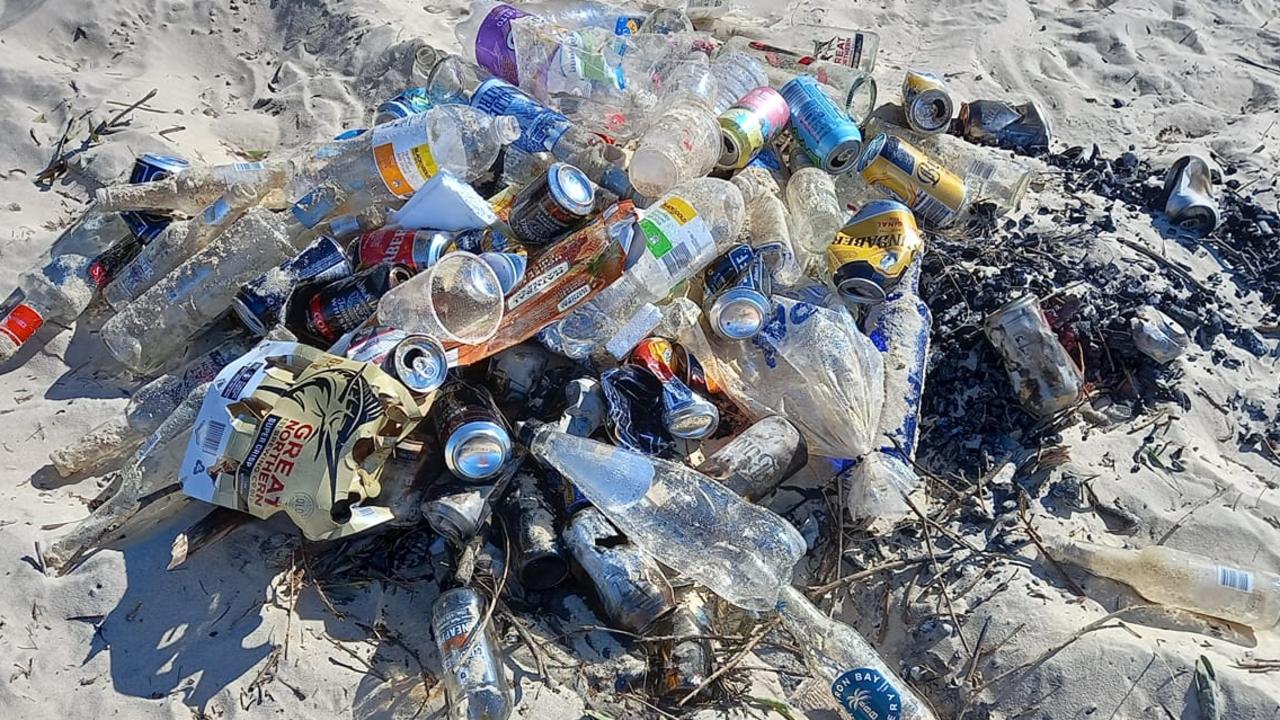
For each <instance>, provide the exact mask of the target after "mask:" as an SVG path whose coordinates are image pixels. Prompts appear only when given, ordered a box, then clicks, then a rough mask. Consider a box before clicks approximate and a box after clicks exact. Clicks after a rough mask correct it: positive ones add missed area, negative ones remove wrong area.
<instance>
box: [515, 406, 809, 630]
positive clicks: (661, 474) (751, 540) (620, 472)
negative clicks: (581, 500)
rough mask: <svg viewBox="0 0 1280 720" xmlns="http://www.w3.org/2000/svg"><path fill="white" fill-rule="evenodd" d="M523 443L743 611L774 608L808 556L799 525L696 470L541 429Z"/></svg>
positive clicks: (631, 533) (617, 520) (640, 542)
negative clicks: (796, 527)
mask: <svg viewBox="0 0 1280 720" xmlns="http://www.w3.org/2000/svg"><path fill="white" fill-rule="evenodd" d="M520 437H521V440H522V442H523V443H524V444H525V446H527V447H528V448H529V452H530V454H532V455H533V456H534V457H536V458H537V459H538V460H540V461H541V462H543V463H544V464H546V465H548V466H550V467H551V468H554V469H555V470H556V471H558V472H559V473H560V474H561V475H563V476H564V477H565V478H566V479H567V480H568V481H570V482H572V483H573V484H574V485H575V486H576V487H577V488H578V489H579V490H581V491H582V493H583V494H584V495H586V496H587V499H589V500H590V501H591V503H592V504H593V505H595V507H596V508H598V509H599V510H600V512H601V513H603V514H604V515H605V516H606V517H608V518H609V520H610V521H611V522H613V524H614V525H617V526H618V528H619V529H620V530H622V531H623V532H624V533H626V535H627V537H628V538H630V540H631V542H633V543H635V544H636V545H637V546H639V547H640V548H641V549H643V550H644V551H645V552H647V553H649V554H650V555H652V556H653V557H654V558H656V559H657V560H658V561H659V562H662V563H664V564H666V565H668V566H669V567H671V568H672V569H674V570H676V571H678V572H680V573H683V574H684V575H687V576H688V577H690V578H692V579H693V580H694V581H696V582H699V583H701V584H703V585H705V586H706V587H707V588H708V589H709V590H711V591H712V592H714V593H716V594H717V595H719V596H720V597H722V598H724V599H725V600H727V601H729V602H731V603H734V604H735V605H738V606H740V607H744V608H747V609H753V610H766V609H768V608H771V607H773V606H774V605H775V604H776V603H777V599H778V593H779V592H780V591H781V590H782V589H783V588H784V587H786V586H788V584H789V582H790V577H791V572H792V569H793V568H794V567H795V564H796V562H798V561H799V560H800V558H801V557H803V556H804V552H805V542H804V538H803V537H801V535H800V533H799V532H798V531H796V529H795V528H793V527H792V526H791V525H790V523H788V522H787V521H786V520H783V519H782V518H781V517H779V516H777V515H775V514H774V513H772V512H770V511H769V510H766V509H764V508H761V507H758V506H756V505H752V504H750V503H749V502H747V501H746V500H743V499H742V498H741V497H739V496H738V495H737V494H736V493H734V492H733V491H732V490H729V489H728V488H726V487H724V486H723V485H721V484H720V483H718V482H716V481H715V480H712V479H710V478H708V477H706V476H705V475H702V474H701V473H699V472H697V471H696V470H693V469H691V468H689V467H688V466H686V465H683V464H680V463H675V462H669V461H666V460H660V459H657V458H652V457H648V456H645V455H642V454H640V453H635V452H631V451H629V450H624V449H622V448H619V447H615V446H613V445H608V444H606V443H600V442H596V441H594V440H588V439H586V438H579V437H575V436H573V435H569V434H567V433H563V432H560V431H559V430H557V429H556V428H555V427H554V426H552V425H544V424H539V423H535V422H530V423H526V424H525V425H524V427H523V428H522V429H521V432H520Z"/></svg>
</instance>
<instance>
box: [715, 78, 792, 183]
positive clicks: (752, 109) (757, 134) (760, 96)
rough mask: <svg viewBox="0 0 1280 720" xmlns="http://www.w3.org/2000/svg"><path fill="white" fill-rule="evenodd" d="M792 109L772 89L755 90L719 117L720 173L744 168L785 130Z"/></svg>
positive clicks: (718, 164) (779, 94) (761, 88)
mask: <svg viewBox="0 0 1280 720" xmlns="http://www.w3.org/2000/svg"><path fill="white" fill-rule="evenodd" d="M790 118H791V108H790V107H788V106H787V101H786V100H785V99H783V97H782V94H781V93H779V92H778V91H777V90H774V89H773V88H771V87H767V86H766V87H758V88H756V89H754V90H752V91H751V92H749V93H747V94H746V95H744V96H742V97H741V98H740V99H739V100H738V102H736V103H734V105H733V106H732V107H730V108H729V109H728V110H725V111H724V112H723V113H721V114H720V138H721V152H720V160H719V161H718V162H717V163H716V167H717V168H720V169H721V170H728V169H737V168H743V167H746V166H747V163H749V162H751V161H752V160H753V159H755V157H756V156H757V155H759V154H760V152H761V151H762V150H763V149H764V146H765V145H767V144H768V143H770V142H772V141H773V139H774V138H775V137H777V136H778V133H780V132H782V130H783V129H784V128H786V126H787V123H788V122H789V120H790Z"/></svg>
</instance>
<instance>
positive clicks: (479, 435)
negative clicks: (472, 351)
mask: <svg viewBox="0 0 1280 720" xmlns="http://www.w3.org/2000/svg"><path fill="white" fill-rule="evenodd" d="M430 417H431V422H432V427H434V428H435V431H436V436H437V437H439V438H440V439H441V440H442V441H443V442H444V462H445V466H446V467H448V468H449V470H450V472H452V473H453V474H454V475H456V476H457V477H458V478H459V479H460V480H463V481H464V482H465V481H484V480H487V479H488V478H490V477H493V476H494V475H495V474H497V473H498V472H499V471H500V470H501V469H502V465H503V463H505V462H506V461H507V458H509V457H510V456H511V450H512V443H511V433H510V431H509V430H508V428H507V420H506V418H505V417H503V415H502V411H500V410H498V406H497V404H496V403H494V401H493V396H492V395H490V394H489V391H488V389H486V388H485V387H483V386H480V385H473V384H471V383H469V382H466V381H464V380H452V381H450V382H447V383H445V384H444V386H443V387H441V388H440V393H439V394H438V395H437V396H436V400H435V402H434V403H433V404H432V405H431V412H430Z"/></svg>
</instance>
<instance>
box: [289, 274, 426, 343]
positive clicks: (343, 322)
mask: <svg viewBox="0 0 1280 720" xmlns="http://www.w3.org/2000/svg"><path fill="white" fill-rule="evenodd" d="M411 277H413V273H412V272H411V271H410V270H409V269H408V268H406V267H403V266H401V265H378V266H376V267H371V268H369V269H367V270H363V271H361V272H358V273H356V274H355V275H352V276H350V277H346V278H342V279H340V280H335V281H333V282H331V283H327V284H325V285H321V286H320V287H318V288H316V289H315V290H313V291H311V292H310V293H308V294H307V296H306V297H304V298H300V299H293V300H291V306H292V308H293V313H296V314H299V315H301V320H300V321H299V322H298V323H297V324H298V325H299V326H300V328H301V329H303V330H305V331H306V332H307V333H309V334H310V335H312V336H314V337H316V338H319V339H321V340H323V341H324V342H326V343H333V342H335V341H337V339H338V338H340V337H342V336H343V335H345V334H347V333H348V332H351V331H352V330H355V329H356V328H357V327H360V325H362V324H363V323H364V321H365V320H368V319H369V317H370V316H372V315H373V314H374V312H376V311H377V309H378V301H379V300H381V299H382V296H383V295H386V294H387V291H388V290H390V289H391V288H393V287H395V286H396V285H399V284H400V283H402V282H404V281H405V280H408V279H409V278H411ZM286 312H288V311H286Z"/></svg>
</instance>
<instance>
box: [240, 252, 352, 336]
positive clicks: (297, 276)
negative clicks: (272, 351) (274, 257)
mask: <svg viewBox="0 0 1280 720" xmlns="http://www.w3.org/2000/svg"><path fill="white" fill-rule="evenodd" d="M351 273H352V268H351V260H349V259H348V258H347V254H346V253H345V252H343V250H342V246H341V245H339V244H338V241H336V240H334V239H333V238H330V237H320V238H319V239H317V240H316V241H315V242H313V243H311V244H310V245H308V246H307V247H306V248H305V249H303V250H302V252H300V253H298V254H297V255H295V256H293V257H292V258H290V259H288V260H286V261H284V262H283V263H281V264H280V265H278V266H276V267H274V268H272V269H271V270H268V271H267V272H265V273H263V274H261V275H259V276H258V277H257V278H255V279H254V280H253V281H251V282H249V283H248V284H247V285H245V286H244V287H242V288H240V292H238V293H236V296H235V298H234V299H233V300H232V301H231V307H232V308H233V309H235V311H236V315H238V316H239V317H240V322H242V323H244V326H245V327H246V328H248V329H249V330H250V331H251V332H254V333H256V334H258V335H266V334H267V331H268V330H270V329H271V328H273V327H275V326H276V324H277V323H279V322H280V320H281V318H282V317H283V316H284V308H285V304H286V303H287V302H288V300H289V295H290V294H292V293H293V290H294V288H296V287H298V286H299V285H302V284H304V283H329V282H333V281H335V280H341V279H342V278H346V277H350V276H351Z"/></svg>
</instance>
